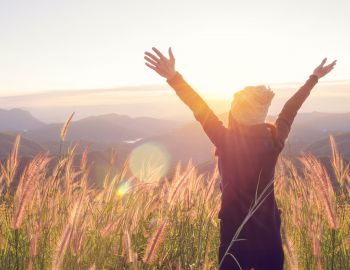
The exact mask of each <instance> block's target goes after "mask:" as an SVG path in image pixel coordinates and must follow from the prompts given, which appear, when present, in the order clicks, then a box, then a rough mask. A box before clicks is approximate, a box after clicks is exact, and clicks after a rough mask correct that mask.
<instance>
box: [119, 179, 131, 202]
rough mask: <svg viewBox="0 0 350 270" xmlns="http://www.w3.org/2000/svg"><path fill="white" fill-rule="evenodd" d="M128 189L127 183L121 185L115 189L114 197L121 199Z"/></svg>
mask: <svg viewBox="0 0 350 270" xmlns="http://www.w3.org/2000/svg"><path fill="white" fill-rule="evenodd" d="M129 188H130V185H129V183H128V182H124V183H121V184H120V185H119V187H118V189H117V192H116V197H117V198H120V197H123V196H124V195H125V194H126V192H127V191H128V190H129Z"/></svg>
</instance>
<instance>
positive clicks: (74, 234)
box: [0, 137, 350, 270]
mask: <svg viewBox="0 0 350 270" xmlns="http://www.w3.org/2000/svg"><path fill="white" fill-rule="evenodd" d="M331 144H332V147H333V148H332V149H333V157H332V158H331V167H332V170H331V172H327V170H326V169H325V168H324V166H323V165H322V164H321V162H320V161H318V160H317V159H316V158H315V157H313V156H310V155H306V156H303V157H301V158H300V163H301V166H300V168H298V169H297V168H296V167H295V166H294V165H293V164H292V163H291V162H290V161H289V160H288V159H283V158H282V159H281V160H280V162H279V164H278V168H277V172H276V179H275V183H274V184H275V190H276V196H277V198H278V203H279V207H280V209H281V211H282V223H283V225H282V227H283V228H282V234H283V240H284V249H285V256H286V263H285V269H293V270H296V269H318V270H320V269H342V270H344V269H350V173H349V168H348V166H347V165H346V164H344V162H343V161H342V159H341V157H340V155H339V154H338V151H337V149H336V145H335V142H334V140H333V139H332V138H331ZM19 147H20V138H19V137H18V138H17V140H16V142H15V143H14V146H13V150H12V152H11V154H10V156H9V157H8V159H7V160H6V161H5V162H3V164H2V165H1V177H0V194H1V196H0V269H216V268H217V263H218V262H217V248H218V244H219V242H218V241H219V235H218V229H219V220H218V219H217V215H218V210H219V207H220V191H219V188H218V185H219V181H220V179H219V175H218V172H217V171H213V172H211V173H209V174H203V175H200V174H198V172H197V171H196V168H195V167H194V166H193V165H192V164H188V165H187V166H186V167H181V166H178V167H177V169H176V172H175V174H174V176H173V177H172V178H171V179H167V178H161V179H159V176H158V171H157V170H154V173H153V174H151V175H149V174H148V177H147V178H145V179H138V178H136V177H134V176H132V175H130V173H129V172H128V163H127V161H126V162H125V166H124V167H123V168H122V169H121V170H119V171H115V169H114V167H115V166H114V164H115V161H116V157H115V156H114V155H113V156H111V162H110V170H107V171H106V172H105V175H104V176H103V177H102V178H103V179H102V180H103V188H99V189H97V188H93V187H91V186H89V185H88V179H89V170H90V165H89V164H87V155H86V154H85V155H83V156H82V158H81V160H80V162H79V163H80V164H79V166H74V162H73V160H74V155H75V148H74V147H72V148H71V149H70V150H69V151H68V153H64V154H62V155H61V158H60V159H59V160H58V161H57V160H53V159H52V158H51V157H50V156H49V155H48V154H40V155H38V156H36V157H34V158H33V159H32V160H31V161H30V163H29V164H28V165H27V166H26V168H25V170H24V171H23V172H21V175H18V174H19V173H18V167H19V157H18V149H19ZM53 163H54V164H53ZM92 166H93V165H92ZM15 179H19V184H18V185H16V187H14V184H13V183H14V181H15Z"/></svg>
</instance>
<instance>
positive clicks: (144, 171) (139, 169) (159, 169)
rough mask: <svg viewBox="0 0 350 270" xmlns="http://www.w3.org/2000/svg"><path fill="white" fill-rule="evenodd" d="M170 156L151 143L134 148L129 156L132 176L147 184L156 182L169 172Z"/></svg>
mask: <svg viewBox="0 0 350 270" xmlns="http://www.w3.org/2000/svg"><path fill="white" fill-rule="evenodd" d="M169 165H170V154H169V152H168V150H167V149H166V148H165V147H164V146H163V145H161V144H159V143H156V142H152V143H145V144H142V145H140V146H138V147H136V148H135V149H134V150H133V151H132V153H131V156H130V161H129V168H130V170H131V172H132V173H133V175H134V176H136V177H137V178H138V179H140V180H144V181H147V182H152V181H157V180H159V179H160V178H161V177H163V176H164V175H166V173H167V172H168V170H169Z"/></svg>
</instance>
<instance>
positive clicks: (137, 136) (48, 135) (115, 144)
mask: <svg viewBox="0 0 350 270" xmlns="http://www.w3.org/2000/svg"><path fill="white" fill-rule="evenodd" d="M220 119H222V121H223V122H224V123H225V124H226V119H227V113H226V114H221V115H220ZM274 119H275V117H273V116H271V117H269V119H268V120H269V121H274ZM0 121H1V123H2V125H1V128H0V132H2V133H1V136H0V157H1V158H2V159H4V158H5V157H7V155H8V153H9V150H10V149H11V146H12V143H13V141H14V138H15V134H17V133H20V134H21V135H22V137H23V139H22V144H21V149H22V152H21V154H23V155H25V156H32V155H34V154H35V153H38V152H40V151H51V152H52V153H58V151H59V146H60V136H59V134H60V130H61V128H62V126H63V123H54V124H45V123H43V122H42V121H40V120H38V119H36V118H35V117H33V116H32V115H31V114H30V113H29V112H27V111H24V110H20V109H11V110H0ZM4 132H6V133H4ZM330 134H334V135H335V138H336V140H337V142H338V144H339V149H340V151H341V152H342V153H343V155H344V156H345V157H346V158H348V159H349V157H350V113H341V114H335V113H320V112H313V113H302V114H298V116H297V117H296V119H295V123H294V125H293V128H292V131H291V133H290V136H289V138H288V141H287V143H286V147H285V150H284V153H285V154H286V155H293V156H296V155H298V154H299V153H300V152H312V153H314V154H316V155H317V156H319V157H323V156H327V155H329V154H330V149H329V143H328V138H329V135H330ZM146 142H157V143H159V144H162V145H163V146H164V147H165V148H166V149H167V151H168V152H169V156H170V157H171V159H172V163H173V164H175V163H177V162H179V161H181V162H183V163H186V162H188V161H189V160H192V161H193V162H194V164H197V165H200V164H203V163H205V162H208V161H210V160H213V153H214V147H213V146H212V144H211V143H210V141H209V139H208V138H207V137H206V135H205V134H204V132H203V130H202V128H201V126H200V125H199V124H198V123H197V122H195V121H192V122H187V123H186V122H176V121H173V120H165V119H157V118H152V117H129V116H125V115H118V114H105V115H99V116H90V117H87V118H84V119H80V120H77V121H74V119H73V122H72V123H71V125H70V126H69V128H68V132H67V137H66V141H65V142H64V144H63V146H64V148H63V150H65V149H66V148H67V147H68V146H69V145H71V144H73V143H79V144H80V148H79V149H80V152H81V151H82V150H83V149H84V148H85V147H89V148H90V150H91V151H92V152H94V153H95V154H94V155H95V156H98V155H99V154H97V153H100V154H101V155H103V156H106V153H107V152H108V151H110V149H112V148H113V149H117V151H120V153H121V155H120V158H125V157H126V156H127V155H128V153H130V152H131V151H132V150H133V149H134V148H135V147H137V146H139V145H142V144H143V143H146Z"/></svg>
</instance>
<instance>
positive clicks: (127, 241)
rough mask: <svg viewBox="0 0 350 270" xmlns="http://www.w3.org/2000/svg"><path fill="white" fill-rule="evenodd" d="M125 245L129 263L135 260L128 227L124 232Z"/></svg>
mask: <svg viewBox="0 0 350 270" xmlns="http://www.w3.org/2000/svg"><path fill="white" fill-rule="evenodd" d="M123 244H124V245H123V247H124V254H125V255H126V258H127V260H128V262H129V263H132V262H133V251H132V248H131V240H130V235H129V231H128V229H125V230H124V234H123Z"/></svg>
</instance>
